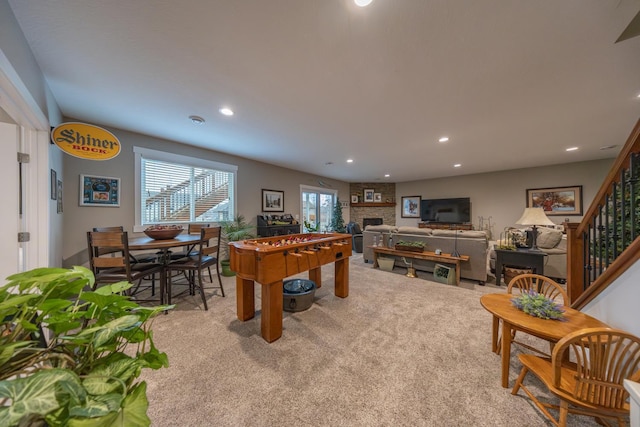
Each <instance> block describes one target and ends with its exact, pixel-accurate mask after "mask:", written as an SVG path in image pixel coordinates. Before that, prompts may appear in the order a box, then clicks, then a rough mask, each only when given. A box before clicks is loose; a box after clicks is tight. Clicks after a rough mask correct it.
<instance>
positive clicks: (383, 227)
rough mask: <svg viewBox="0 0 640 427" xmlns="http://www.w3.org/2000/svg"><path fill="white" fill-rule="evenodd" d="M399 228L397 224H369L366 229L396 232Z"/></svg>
mask: <svg viewBox="0 0 640 427" xmlns="http://www.w3.org/2000/svg"><path fill="white" fill-rule="evenodd" d="M397 230H398V228H397V227H396V226H395V225H384V224H382V225H367V227H366V228H365V231H379V232H381V233H389V232H391V233H395V232H396V231H397Z"/></svg>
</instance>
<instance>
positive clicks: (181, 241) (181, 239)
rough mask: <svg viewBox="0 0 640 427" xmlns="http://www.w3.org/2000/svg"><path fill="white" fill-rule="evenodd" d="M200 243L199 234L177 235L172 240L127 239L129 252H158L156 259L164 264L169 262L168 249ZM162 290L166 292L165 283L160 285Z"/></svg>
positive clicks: (140, 237)
mask: <svg viewBox="0 0 640 427" xmlns="http://www.w3.org/2000/svg"><path fill="white" fill-rule="evenodd" d="M198 242H200V234H178V235H177V236H176V237H174V238H173V239H152V238H151V237H149V236H146V235H145V236H136V237H131V238H129V250H130V251H147V250H156V251H157V250H160V251H162V254H160V255H159V256H158V259H159V260H160V261H161V262H162V263H163V264H166V263H168V262H169V261H170V257H169V256H168V253H169V249H171V248H177V247H183V246H193V245H197V244H198ZM162 289H165V292H166V291H167V286H166V283H163V284H162Z"/></svg>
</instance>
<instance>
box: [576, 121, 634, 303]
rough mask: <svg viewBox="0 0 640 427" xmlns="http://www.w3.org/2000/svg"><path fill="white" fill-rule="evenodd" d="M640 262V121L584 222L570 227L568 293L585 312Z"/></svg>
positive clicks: (587, 212) (586, 214)
mask: <svg viewBox="0 0 640 427" xmlns="http://www.w3.org/2000/svg"><path fill="white" fill-rule="evenodd" d="M638 259H640V120H638V122H637V123H636V126H635V127H634V129H633V131H632V132H631V135H630V136H629V138H628V139H627V142H626V144H625V146H624V147H623V148H622V150H621V151H620V154H619V155H618V157H617V158H616V160H615V162H614V164H613V166H612V168H611V170H610V171H609V174H608V175H607V177H606V179H605V181H604V182H603V184H602V186H601V187H600V190H599V191H598V193H597V194H596V197H595V198H594V199H593V202H592V203H591V206H589V209H588V210H587V211H586V213H585V215H584V217H583V219H582V222H580V223H579V224H578V223H570V224H568V231H567V293H568V295H569V300H570V301H571V305H572V307H574V308H576V309H581V308H582V307H584V306H585V305H586V304H587V303H588V302H590V301H592V300H593V299H594V298H595V297H596V296H597V295H598V294H600V293H601V292H602V291H603V290H604V289H606V287H607V286H609V284H611V283H612V282H613V281H614V280H615V279H616V278H617V277H619V276H620V275H621V274H622V273H623V272H624V271H626V270H627V269H628V268H629V267H630V266H631V265H633V263H635V262H636V261H637V260H638Z"/></svg>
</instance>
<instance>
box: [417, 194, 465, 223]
mask: <svg viewBox="0 0 640 427" xmlns="http://www.w3.org/2000/svg"><path fill="white" fill-rule="evenodd" d="M420 219H421V220H422V221H424V222H448V223H454V224H462V223H465V222H471V199H470V198H469V197H460V198H457V199H423V200H421V201H420Z"/></svg>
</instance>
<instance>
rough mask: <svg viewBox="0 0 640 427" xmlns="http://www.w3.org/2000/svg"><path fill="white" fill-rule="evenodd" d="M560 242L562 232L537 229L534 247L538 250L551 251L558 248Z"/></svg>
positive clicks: (544, 228)
mask: <svg viewBox="0 0 640 427" xmlns="http://www.w3.org/2000/svg"><path fill="white" fill-rule="evenodd" d="M560 240H562V231H560V230H554V229H551V228H546V227H543V228H538V237H537V239H536V245H537V246H538V247H539V248H540V249H552V248H555V247H556V246H558V243H560Z"/></svg>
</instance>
